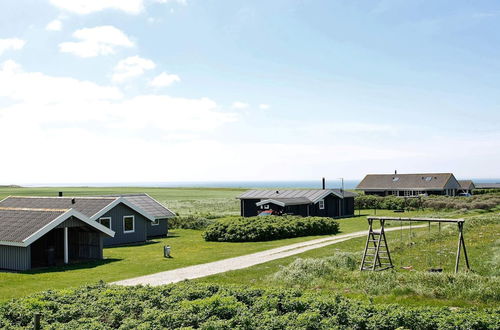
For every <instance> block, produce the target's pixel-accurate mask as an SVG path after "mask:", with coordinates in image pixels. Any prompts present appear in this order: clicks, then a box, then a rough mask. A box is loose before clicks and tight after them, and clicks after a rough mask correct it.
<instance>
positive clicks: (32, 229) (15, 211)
mask: <svg viewBox="0 0 500 330" xmlns="http://www.w3.org/2000/svg"><path fill="white" fill-rule="evenodd" d="M69 218H77V219H78V220H80V221H82V222H84V223H86V224H87V225H89V226H90V227H93V228H94V229H96V230H98V231H100V232H102V233H105V234H107V235H109V236H114V234H115V233H114V231H112V230H110V229H108V228H106V227H104V226H103V225H101V224H100V223H98V222H97V221H93V220H90V219H89V218H88V217H86V216H85V215H83V214H82V213H80V212H78V211H76V210H74V209H43V208H42V209H41V208H33V209H29V208H15V207H0V244H1V245H15V246H28V245H29V244H31V243H32V242H34V241H35V240H36V239H38V238H40V237H41V236H42V235H44V234H45V233H47V232H48V231H50V230H52V229H53V228H55V227H56V226H57V225H59V224H60V223H62V222H64V221H65V220H67V219H69Z"/></svg>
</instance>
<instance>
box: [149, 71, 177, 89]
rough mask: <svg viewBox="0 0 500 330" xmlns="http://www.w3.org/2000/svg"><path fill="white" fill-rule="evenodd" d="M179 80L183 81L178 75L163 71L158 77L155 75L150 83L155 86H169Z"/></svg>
mask: <svg viewBox="0 0 500 330" xmlns="http://www.w3.org/2000/svg"><path fill="white" fill-rule="evenodd" d="M178 81H181V78H180V77H179V76H178V75H176V74H168V73H166V72H162V73H160V74H159V75H157V76H156V77H154V78H153V79H152V80H151V81H150V82H149V85H150V86H153V87H168V86H170V85H172V84H173V83H175V82H178Z"/></svg>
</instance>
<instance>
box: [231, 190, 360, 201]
mask: <svg viewBox="0 0 500 330" xmlns="http://www.w3.org/2000/svg"><path fill="white" fill-rule="evenodd" d="M330 194H333V195H335V196H337V197H339V198H344V197H354V196H356V194H355V193H352V192H350V191H345V190H344V191H341V190H340V189H284V190H283V189H282V190H261V189H254V190H248V191H246V192H244V193H243V194H241V195H240V196H238V197H237V198H239V199H272V200H283V199H285V200H287V201H288V202H291V200H292V199H294V200H296V201H297V200H301V201H305V200H308V201H309V202H308V204H310V203H316V202H318V201H319V200H321V199H323V198H325V197H326V196H328V195H330Z"/></svg>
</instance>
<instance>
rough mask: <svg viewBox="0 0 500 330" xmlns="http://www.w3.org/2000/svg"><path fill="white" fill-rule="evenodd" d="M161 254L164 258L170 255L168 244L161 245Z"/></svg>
mask: <svg viewBox="0 0 500 330" xmlns="http://www.w3.org/2000/svg"><path fill="white" fill-rule="evenodd" d="M163 256H164V257H165V258H171V257H170V245H165V246H164V247H163Z"/></svg>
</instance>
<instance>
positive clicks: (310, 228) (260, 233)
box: [203, 216, 339, 242]
mask: <svg viewBox="0 0 500 330" xmlns="http://www.w3.org/2000/svg"><path fill="white" fill-rule="evenodd" d="M338 232H339V224H338V222H337V221H335V220H334V219H332V218H324V217H307V218H302V217H297V216H260V217H249V218H244V217H228V218H222V219H219V220H217V221H215V222H214V223H213V224H211V225H209V226H208V227H207V228H206V229H205V232H204V233H203V238H204V239H205V240H206V241H218V242H256V241H271V240H276V239H282V238H291V237H300V236H311V235H333V234H337V233H338Z"/></svg>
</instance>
